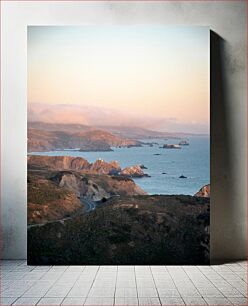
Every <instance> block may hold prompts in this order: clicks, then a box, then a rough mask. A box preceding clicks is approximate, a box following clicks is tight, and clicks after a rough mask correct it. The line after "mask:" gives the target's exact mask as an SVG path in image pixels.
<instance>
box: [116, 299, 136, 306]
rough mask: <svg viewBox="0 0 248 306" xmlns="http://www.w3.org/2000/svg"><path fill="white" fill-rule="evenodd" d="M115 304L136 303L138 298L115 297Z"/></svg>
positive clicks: (130, 305) (130, 304) (122, 305)
mask: <svg viewBox="0 0 248 306" xmlns="http://www.w3.org/2000/svg"><path fill="white" fill-rule="evenodd" d="M115 305H118V306H126V305H129V306H132V305H138V298H125V297H116V298H115Z"/></svg>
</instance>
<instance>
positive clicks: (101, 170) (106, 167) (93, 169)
mask: <svg viewBox="0 0 248 306" xmlns="http://www.w3.org/2000/svg"><path fill="white" fill-rule="evenodd" d="M120 171H121V167H120V165H119V163H118V162H117V161H111V162H109V163H107V162H105V161H104V160H103V159H98V160H96V161H95V162H94V163H93V164H91V166H90V173H98V174H109V175H118V173H119V172H120Z"/></svg>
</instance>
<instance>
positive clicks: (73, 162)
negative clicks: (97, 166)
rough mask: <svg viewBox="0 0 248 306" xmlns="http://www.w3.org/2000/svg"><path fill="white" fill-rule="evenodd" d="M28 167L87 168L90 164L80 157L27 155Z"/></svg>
mask: <svg viewBox="0 0 248 306" xmlns="http://www.w3.org/2000/svg"><path fill="white" fill-rule="evenodd" d="M27 159H28V168H36V169H39V168H41V169H42V168H45V169H56V170H77V171H81V170H89V169H90V166H91V164H90V163H89V162H88V161H87V160H86V159H84V158H82V157H71V156H42V155H28V157H27Z"/></svg>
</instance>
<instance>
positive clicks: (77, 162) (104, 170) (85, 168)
mask: <svg viewBox="0 0 248 306" xmlns="http://www.w3.org/2000/svg"><path fill="white" fill-rule="evenodd" d="M28 168H29V169H48V170H53V169H54V170H75V171H79V172H80V173H88V174H107V175H116V176H118V175H121V176H125V177H131V178H132V177H145V176H148V175H147V174H145V173H144V172H143V170H142V169H141V167H140V166H139V165H136V166H133V167H127V168H125V169H123V170H121V167H120V165H119V163H118V162H117V161H111V162H109V163H108V162H106V161H104V160H103V159H98V160H96V161H95V162H94V163H92V164H91V163H89V162H88V161H87V160H86V159H84V158H82V157H72V156H42V155H29V156H28Z"/></svg>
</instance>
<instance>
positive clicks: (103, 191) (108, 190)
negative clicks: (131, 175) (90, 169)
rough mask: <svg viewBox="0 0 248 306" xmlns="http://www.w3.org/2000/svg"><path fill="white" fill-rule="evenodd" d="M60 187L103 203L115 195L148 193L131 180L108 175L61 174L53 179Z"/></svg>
mask: <svg viewBox="0 0 248 306" xmlns="http://www.w3.org/2000/svg"><path fill="white" fill-rule="evenodd" d="M52 179H53V180H55V181H56V182H57V183H58V185H59V186H60V187H63V188H65V189H67V190H69V191H72V192H74V193H76V194H77V196H80V197H83V198H87V199H90V200H93V201H102V200H105V199H108V198H110V197H111V196H114V195H143V194H146V192H145V191H144V190H143V189H141V188H140V187H139V186H137V185H136V184H135V183H134V182H133V181H132V180H131V179H126V178H122V177H113V176H108V175H101V176H100V177H99V175H92V174H90V175H88V174H87V175H81V174H80V175H79V174H76V173H73V172H59V173H57V174H56V175H55V176H54V177H53V178H52Z"/></svg>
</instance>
